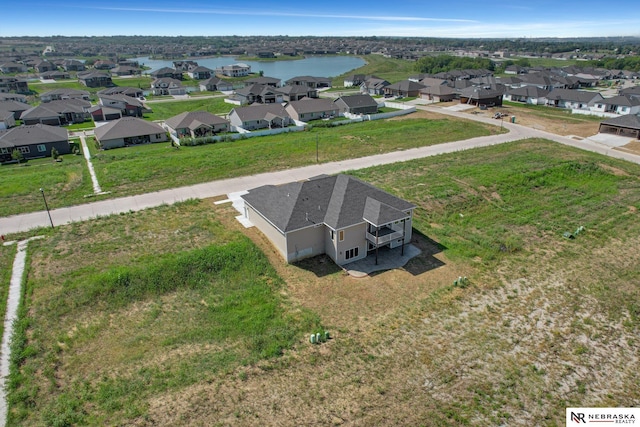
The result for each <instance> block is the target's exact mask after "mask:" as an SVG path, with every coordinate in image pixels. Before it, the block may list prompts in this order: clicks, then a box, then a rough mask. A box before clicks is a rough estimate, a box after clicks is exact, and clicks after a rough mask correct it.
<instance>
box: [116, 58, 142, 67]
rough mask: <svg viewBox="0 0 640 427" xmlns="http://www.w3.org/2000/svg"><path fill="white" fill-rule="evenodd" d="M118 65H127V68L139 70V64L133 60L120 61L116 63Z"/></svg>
mask: <svg viewBox="0 0 640 427" xmlns="http://www.w3.org/2000/svg"><path fill="white" fill-rule="evenodd" d="M118 65H127V66H129V67H135V68H140V63H139V62H138V61H136V60H134V59H121V60H119V61H118Z"/></svg>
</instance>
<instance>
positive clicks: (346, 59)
mask: <svg viewBox="0 0 640 427" xmlns="http://www.w3.org/2000/svg"><path fill="white" fill-rule="evenodd" d="M133 59H134V60H136V61H138V62H139V63H140V65H145V66H147V67H150V68H151V69H150V70H147V71H146V72H148V73H150V72H153V71H155V70H158V69H160V68H162V67H169V68H173V61H172V60H171V61H170V60H156V59H149V57H140V58H133ZM191 60H192V61H195V62H197V63H198V65H202V66H203V67H207V68H211V69H212V70H215V69H216V68H217V67H221V66H223V65H231V64H236V63H238V62H242V63H244V64H247V65H250V66H251V71H252V72H253V73H256V74H258V73H259V72H260V71H262V72H263V73H264V75H265V76H267V77H275V78H278V79H280V80H282V82H283V83H284V81H285V80H289V79H290V78H292V77H296V76H314V77H335V76H339V75H340V74H343V73H346V72H348V71H351V70H353V69H356V68H359V67H362V66H363V65H365V64H366V62H365V61H364V60H363V59H361V58H358V57H355V56H309V57H306V58H304V59H298V60H293V61H242V60H237V59H236V58H234V57H232V56H219V57H215V58H192V59H191Z"/></svg>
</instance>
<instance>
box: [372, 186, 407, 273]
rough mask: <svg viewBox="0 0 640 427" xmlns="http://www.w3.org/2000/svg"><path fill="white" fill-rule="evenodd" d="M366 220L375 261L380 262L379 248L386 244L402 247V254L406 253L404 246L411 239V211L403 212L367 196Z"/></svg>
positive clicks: (391, 246)
mask: <svg viewBox="0 0 640 427" xmlns="http://www.w3.org/2000/svg"><path fill="white" fill-rule="evenodd" d="M364 220H365V221H366V222H367V232H366V234H365V238H366V240H367V245H368V248H367V249H368V251H369V252H372V253H375V263H376V265H377V264H378V258H379V249H380V248H381V247H384V246H388V247H390V248H396V247H398V246H400V247H401V255H404V246H405V242H406V241H407V240H410V239H411V233H410V232H409V233H408V232H407V227H408V228H409V229H411V212H408V213H407V212H403V211H400V210H398V209H395V208H393V207H391V206H389V205H387V204H385V203H382V202H380V201H378V200H375V199H372V198H370V197H367V200H366V202H365V209H364Z"/></svg>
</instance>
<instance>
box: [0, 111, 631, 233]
mask: <svg viewBox="0 0 640 427" xmlns="http://www.w3.org/2000/svg"><path fill="white" fill-rule="evenodd" d="M418 108H420V109H424V110H427V111H434V112H437V113H443V114H449V115H452V116H456V117H462V118H466V119H472V120H477V121H481V122H485V123H489V124H491V125H494V126H496V125H499V123H496V120H493V119H490V118H485V117H476V116H475V115H472V114H467V113H461V112H455V111H448V110H444V109H442V108H437V107H428V106H427V107H418ZM503 126H504V127H505V128H507V129H508V130H509V131H510V132H509V133H506V134H502V135H493V136H484V137H478V138H471V139H467V140H462V141H455V142H450V143H446V144H438V145H433V146H429V147H421V148H415V149H410V150H403V151H395V152H392V153H386V154H379V155H375V156H369V157H362V158H358V159H351V160H343V161H339V162H331V163H322V164H318V165H312V166H305V167H300V168H294V169H288V170H284V171H279V172H269V173H263V174H259V175H252V176H245V177H239V178H231V179H225V180H220V181H212V182H207V183H203V184H196V185H192V186H188V187H180V188H174V189H169V190H163V191H157V192H153V193H147V194H141V195H137V196H129V197H122V198H117V199H110V200H103V201H99V202H93V203H86V204H83V205H77V206H71V207H66V208H60V209H54V210H52V211H51V218H52V220H53V223H54V224H55V225H61V224H66V223H70V222H76V221H85V220H88V219H91V218H95V217H97V216H106V215H110V214H117V213H121V212H129V211H138V210H142V209H147V208H152V207H157V206H160V205H163V204H172V203H175V202H179V201H184V200H188V199H204V198H209V197H216V196H222V195H225V194H228V193H232V192H237V191H243V190H247V189H250V188H254V187H258V186H261V185H265V184H283V183H286V182H290V181H297V180H302V179H306V178H309V177H312V176H316V175H321V174H335V173H339V172H344V171H348V170H355V169H362V168H366V167H370V166H377V165H384V164H390V163H396V162H402V161H407V160H412V159H416V158H422V157H429V156H435V155H438V154H444V153H451V152H455V151H462V150H468V149H472V148H477V147H486V146H489V145H496V144H503V143H506V142H510V141H516V140H520V139H523V138H546V139H550V140H553V141H557V142H559V143H561V144H565V145H569V146H572V147H577V148H580V149H584V150H588V151H593V152H596V153H600V154H604V155H607V156H611V157H616V158H619V159H624V160H628V161H630V162H634V163H640V156H637V155H633V154H629V153H624V152H620V151H616V150H613V149H611V148H610V147H607V146H605V145H602V144H598V143H596V142H593V141H589V140H581V141H578V140H573V139H571V138H567V137H562V136H559V135H554V134H552V133H549V132H544V131H540V130H536V129H531V128H527V127H524V126H520V125H518V124H513V123H503ZM48 226H50V224H49V218H48V216H47V213H46V211H40V212H33V213H27V214H23V215H15V216H10V217H4V218H0V234H10V233H15V232H20V231H27V230H30V229H32V228H37V227H48Z"/></svg>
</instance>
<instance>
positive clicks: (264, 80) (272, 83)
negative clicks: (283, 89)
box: [244, 76, 281, 87]
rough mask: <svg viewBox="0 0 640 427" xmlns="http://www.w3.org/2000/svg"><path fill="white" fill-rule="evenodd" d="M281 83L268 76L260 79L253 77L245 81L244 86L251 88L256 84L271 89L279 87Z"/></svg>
mask: <svg viewBox="0 0 640 427" xmlns="http://www.w3.org/2000/svg"><path fill="white" fill-rule="evenodd" d="M280 83H281V80H280V79H278V78H275V77H268V76H259V77H252V78H250V79H247V80H245V81H244V85H245V87H246V86H251V85H254V84H258V85H263V86H271V87H279V86H280Z"/></svg>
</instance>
